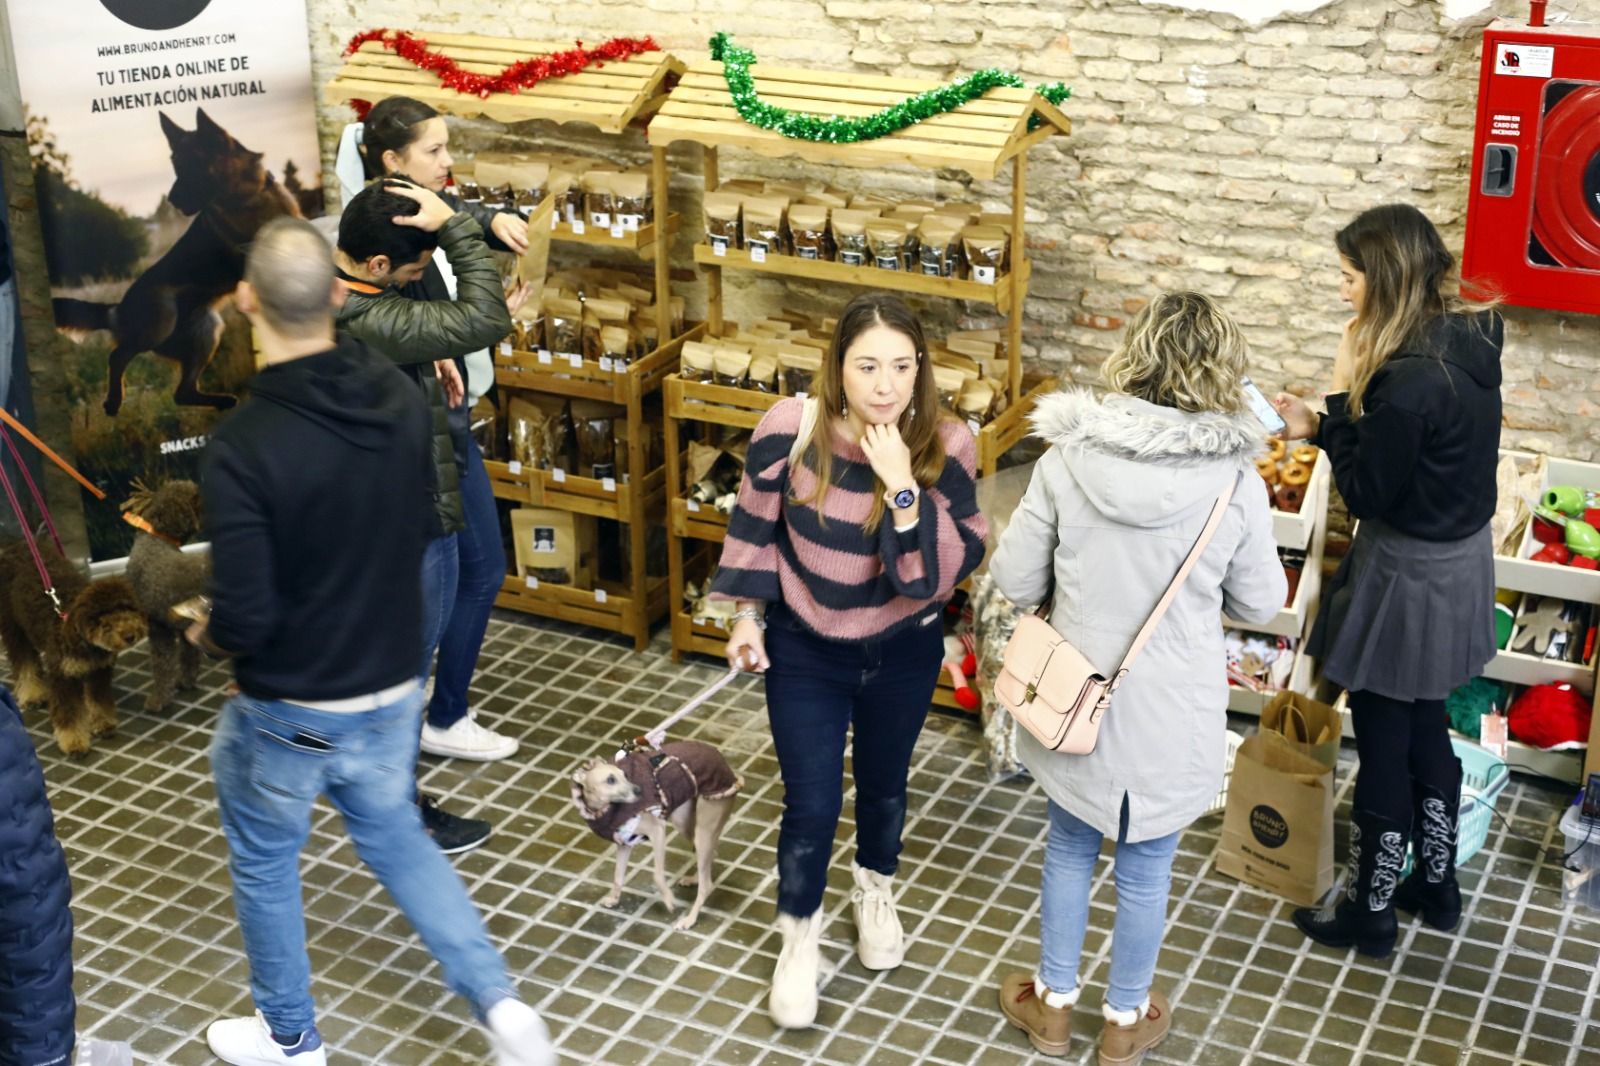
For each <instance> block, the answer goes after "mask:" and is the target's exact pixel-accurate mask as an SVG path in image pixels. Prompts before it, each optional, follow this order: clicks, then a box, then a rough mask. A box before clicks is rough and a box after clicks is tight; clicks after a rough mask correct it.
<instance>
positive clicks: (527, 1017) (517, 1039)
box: [485, 999, 559, 1066]
mask: <svg viewBox="0 0 1600 1066" xmlns="http://www.w3.org/2000/svg"><path fill="white" fill-rule="evenodd" d="M485 1022H486V1024H487V1025H488V1027H489V1042H490V1043H491V1044H493V1045H494V1051H495V1055H496V1056H497V1058H496V1060H495V1061H496V1066H556V1063H557V1062H558V1061H559V1060H558V1059H557V1058H556V1047H555V1045H554V1044H552V1043H551V1042H550V1030H549V1029H547V1028H546V1027H545V1024H544V1019H543V1018H541V1017H539V1014H538V1012H537V1011H535V1010H534V1009H533V1008H532V1007H530V1006H528V1005H527V1004H526V1003H523V1002H522V1001H520V1000H515V999H502V1000H501V1001H500V1002H499V1003H496V1004H495V1005H494V1006H493V1007H490V1008H489V1016H488V1018H486V1019H485Z"/></svg>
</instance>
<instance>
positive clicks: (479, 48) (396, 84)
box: [326, 33, 704, 651]
mask: <svg viewBox="0 0 1600 1066" xmlns="http://www.w3.org/2000/svg"><path fill="white" fill-rule="evenodd" d="M427 40H428V43H429V45H430V46H432V47H434V48H437V49H440V50H442V51H443V52H444V53H445V54H447V55H449V56H450V58H452V59H454V60H455V61H456V62H457V63H459V64H460V65H461V66H462V67H463V69H465V70H468V71H472V72H474V73H480V74H494V73H498V72H499V71H500V70H502V69H503V68H504V67H506V66H507V65H508V64H511V63H514V62H517V61H519V60H524V59H529V58H532V57H534V56H538V55H548V54H551V53H555V52H560V51H564V50H566V49H568V48H570V47H571V45H570V44H554V43H551V42H546V41H531V40H520V39H509V38H490V37H478V36H471V35H461V34H445V33H440V34H431V33H430V34H428V35H427ZM683 70H684V67H683V64H682V63H680V62H679V61H678V60H676V59H674V58H673V57H672V56H670V55H667V54H666V53H664V52H648V53H645V54H643V55H638V56H634V57H632V58H630V59H625V60H616V61H611V62H607V63H605V64H604V65H603V66H599V67H596V68H594V69H593V70H586V71H582V72H579V73H576V74H569V75H567V76H565V77H561V78H552V79H550V80H548V81H544V82H540V83H538V84H537V85H534V86H533V87H532V88H528V89H523V90H522V91H521V92H519V93H516V94H493V95H490V96H488V97H485V98H480V97H478V96H474V95H471V94H465V93H458V92H455V91H454V90H452V89H446V88H443V87H441V86H439V84H438V80H437V79H436V78H435V77H434V76H433V75H432V74H430V73H428V72H425V71H420V70H417V69H416V68H415V67H413V66H412V65H411V64H410V63H408V62H406V61H405V60H404V59H401V58H400V57H398V56H396V55H394V54H393V53H391V52H389V51H387V50H386V49H385V48H384V47H383V46H382V45H381V44H380V43H378V42H375V41H369V42H367V43H365V44H363V45H362V46H361V50H360V51H359V52H357V53H356V54H355V55H353V56H351V57H350V58H349V59H348V61H346V63H345V65H344V67H343V68H342V69H341V70H340V71H339V73H338V75H337V76H336V77H335V78H334V80H333V81H332V82H331V83H330V84H329V85H328V88H327V92H326V95H327V98H328V99H329V100H331V101H333V102H349V101H351V100H367V101H370V102H374V103H375V102H377V101H378V100H381V99H383V98H384V97H386V96H395V95H402V94H403V95H406V96H410V97H413V98H415V99H418V100H422V101H424V102H426V103H428V104H431V105H432V106H433V107H435V108H437V109H438V110H439V111H441V112H446V113H449V114H453V115H460V116H463V117H483V118H488V119H492V120H495V121H497V122H507V123H511V122H528V121H533V120H544V121H549V122H554V123H557V124H562V123H569V122H570V123H587V124H589V125H592V126H594V127H596V128H597V129H598V130H599V131H600V132H602V133H607V134H613V135H617V136H621V135H622V134H623V133H625V132H627V131H628V130H629V129H630V128H635V127H638V128H642V127H643V125H644V122H645V120H646V119H647V118H648V117H649V116H650V115H652V114H654V113H655V112H656V111H657V110H659V109H660V107H661V105H662V104H663V103H664V102H665V101H666V99H667V95H666V93H667V90H668V88H669V87H670V85H671V83H672V81H673V80H674V79H675V78H676V77H677V76H678V75H680V74H681V73H682V72H683ZM650 184H651V189H652V192H653V195H654V197H655V215H656V218H655V221H654V222H653V223H651V224H649V225H646V226H644V227H642V228H641V229H640V230H639V231H638V232H637V233H633V232H629V233H618V232H615V231H602V230H590V229H581V230H576V231H575V229H574V227H572V226H569V225H567V224H566V223H564V222H562V223H559V224H557V225H556V226H555V229H554V232H553V236H552V239H553V241H554V242H556V243H561V244H576V245H587V246H591V247H602V248H612V249H623V250H626V251H630V252H633V253H634V254H637V255H638V256H640V257H641V258H642V259H645V260H648V261H651V262H652V264H653V267H654V287H655V301H656V324H657V334H656V335H657V337H660V338H663V339H664V340H663V343H662V344H661V346H660V347H659V348H657V349H656V350H655V351H653V352H651V353H650V354H649V355H646V356H644V357H643V358H640V359H637V360H635V361H634V362H633V363H632V364H631V365H629V366H628V367H627V368H625V369H623V370H620V371H612V370H610V369H603V368H602V367H601V366H600V365H598V364H596V363H590V362H585V363H581V364H569V363H567V362H559V361H556V360H553V359H552V358H551V357H550V355H549V353H540V352H528V351H517V350H515V349H512V348H511V347H510V346H509V342H506V343H503V344H502V345H501V347H500V350H499V351H498V352H497V353H496V357H495V382H496V384H497V385H498V386H499V387H500V389H501V390H507V389H513V390H528V391H533V392H543V393H550V394H554V395H559V396H566V397H571V398H582V399H592V400H603V401H605V402H608V403H613V404H616V405H618V406H622V407H626V408H627V412H628V416H627V417H628V427H629V434H628V469H629V470H630V471H636V472H638V471H644V474H643V476H637V475H636V476H635V477H634V478H633V479H632V481H631V483H629V484H616V483H615V482H613V481H610V480H608V481H604V482H603V481H599V480H595V479H592V478H581V477H576V476H570V475H567V474H566V473H564V472H560V471H554V470H523V469H519V468H517V467H516V466H515V464H511V463H502V462H495V461H492V460H489V461H486V462H485V464H484V465H485V466H486V467H487V468H488V471H489V480H490V483H491V485H492V486H493V489H494V494H495V496H497V497H498V498H500V499H503V500H511V501H514V502H517V503H521V504H527V505H530V506H538V507H552V508H559V509H561V510H566V511H572V512H574V513H579V514H586V515H593V516H596V517H601V518H610V519H615V520H616V521H619V522H622V523H625V524H626V525H627V527H628V533H629V551H630V553H631V554H630V558H631V559H632V566H631V567H630V568H629V569H630V575H631V581H630V582H629V584H628V585H627V586H626V587H623V588H596V589H594V590H592V591H591V590H586V589H575V588H571V587H568V586H562V585H550V584H542V585H541V584H540V583H538V582H536V581H532V580H531V579H524V578H522V577H519V576H517V575H515V574H512V575H509V576H507V578H506V581H505V586H504V587H503V588H502V590H501V592H500V595H499V596H498V597H496V599H495V604H496V606H499V607H505V608H509V609H511V610H515V611H521V612H524V613H527V614H534V615H540V616H542V617H546V618H556V619H560V620H562V621H567V622H576V623H578V624H581V625H589V626H595V627H597V628H601V629H607V630H610V631H612V632H615V633H622V634H625V635H627V636H631V637H633V641H634V647H635V648H636V649H638V650H641V651H642V650H643V649H644V648H645V646H646V645H647V644H648V643H649V640H650V627H651V624H652V623H653V622H655V621H656V620H657V619H659V618H661V617H662V615H664V614H665V613H666V610H667V604H668V587H669V582H668V580H667V579H665V578H656V579H650V578H649V577H648V576H647V574H646V565H645V534H646V531H647V528H648V524H649V523H651V522H660V521H661V519H662V517H663V516H664V515H665V510H666V509H665V501H666V495H667V482H668V470H667V469H656V470H653V471H646V433H645V427H644V418H645V415H644V399H645V397H646V396H649V395H650V394H652V393H654V392H655V391H656V390H657V389H659V388H660V387H661V385H662V382H663V381H665V380H666V378H667V376H668V375H669V374H671V373H672V372H673V371H674V370H676V369H677V366H678V356H679V352H680V351H681V350H682V347H683V342H684V341H685V340H688V339H690V338H692V337H696V336H699V335H700V333H701V332H702V331H703V328H704V327H698V328H696V329H695V330H691V331H690V332H689V333H687V334H685V335H683V336H678V337H673V336H672V322H671V315H672V308H671V290H670V283H669V274H668V268H669V264H668V255H669V249H670V246H671V244H670V242H671V239H672V237H673V235H674V234H675V233H676V232H677V229H678V221H679V218H678V215H676V214H673V213H671V212H670V211H669V210H668V208H669V202H668V195H667V194H668V179H667V153H666V148H665V147H664V146H657V147H654V148H653V149H652V151H651V160H650ZM669 454H671V453H669ZM669 466H670V464H669Z"/></svg>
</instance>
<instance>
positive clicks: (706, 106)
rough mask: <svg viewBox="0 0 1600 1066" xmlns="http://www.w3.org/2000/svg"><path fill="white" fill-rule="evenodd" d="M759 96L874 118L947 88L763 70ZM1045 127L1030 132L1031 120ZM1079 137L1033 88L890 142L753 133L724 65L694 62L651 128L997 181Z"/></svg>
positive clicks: (676, 136) (727, 143)
mask: <svg viewBox="0 0 1600 1066" xmlns="http://www.w3.org/2000/svg"><path fill="white" fill-rule="evenodd" d="M752 73H753V74H754V77H755V89H756V92H757V93H759V94H760V95H761V97H762V99H763V100H765V101H766V102H768V103H771V104H773V105H775V106H778V107H784V108H788V109H790V110H793V111H801V112H808V113H810V114H814V115H818V116H821V117H828V116H832V115H839V116H860V115H870V114H872V113H874V112H876V111H878V110H880V109H882V108H884V107H886V106H889V105H891V104H898V103H902V102H903V101H904V100H905V98H906V97H907V96H911V95H915V94H917V93H923V92H928V91H929V90H934V89H940V88H944V87H945V86H944V83H942V82H936V81H927V80H923V79H917V78H890V77H882V76H879V75H874V74H856V73H851V72H848V71H837V70H799V69H795V68H792V67H780V66H768V65H767V64H765V63H761V64H758V65H756V66H755V67H754V68H753V70H752ZM1034 118H1037V119H1039V121H1040V125H1039V126H1038V128H1037V129H1033V130H1030V129H1029V128H1028V127H1029V121H1030V120H1031V119H1034ZM1071 131H1072V122H1071V120H1070V119H1068V118H1067V116H1066V115H1064V114H1062V113H1061V111H1060V109H1059V108H1057V107H1056V106H1055V105H1053V104H1051V103H1049V102H1048V101H1047V100H1045V99H1044V97H1042V96H1040V95H1039V94H1038V93H1036V92H1034V91H1033V90H1032V89H1011V88H996V89H990V90H989V91H988V92H986V93H984V94H983V95H982V96H980V97H979V98H977V99H976V100H971V101H968V102H967V103H965V104H963V105H961V106H960V107H959V108H957V109H956V110H954V111H951V112H949V113H948V114H944V115H936V116H934V117H933V118H930V119H926V120H924V121H922V122H919V123H917V124H916V125H914V126H910V127H908V128H906V129H903V130H899V131H897V132H895V133H892V134H890V135H889V136H887V137H879V138H877V139H875V140H868V141H858V142H855V143H853V144H824V143H819V142H816V141H797V140H793V139H791V138H788V137H784V136H782V135H781V134H778V133H773V132H771V131H770V130H764V129H761V128H759V127H757V126H752V125H750V124H749V123H748V122H746V121H745V120H744V118H743V117H742V116H740V114H739V112H738V111H737V110H736V109H735V107H734V104H733V97H732V95H731V94H730V93H729V92H728V83H727V79H726V78H725V77H724V76H723V66H722V64H721V63H720V62H717V61H715V60H706V61H704V62H699V63H694V64H691V65H690V66H689V67H688V69H687V71H686V72H685V73H684V74H683V76H682V78H681V79H679V82H678V85H677V86H676V87H675V88H674V89H673V90H672V92H671V93H670V94H669V95H668V97H667V100H666V102H665V103H664V104H663V105H662V106H661V109H660V112H659V113H658V114H657V115H656V117H655V119H654V120H652V121H651V123H650V143H651V144H660V145H668V144H671V143H672V142H674V141H692V142H694V143H696V144H700V145H704V146H705V147H708V148H744V149H748V150H749V151H752V152H757V153H759V154H761V155H767V156H785V155H800V156H803V157H805V158H806V159H808V160H812V161H815V162H822V163H834V164H840V165H844V166H858V167H882V166H893V165H910V166H914V167H920V168H923V169H929V170H936V169H942V168H946V167H954V168H958V169H960V170H965V171H966V172H967V173H969V174H971V175H972V176H973V177H974V178H977V179H979V180H990V179H993V178H995V177H997V176H998V175H999V173H1000V168H1001V167H1002V166H1003V165H1004V164H1005V163H1006V161H1007V160H1010V159H1014V158H1016V157H1018V156H1019V155H1021V154H1022V153H1024V152H1026V151H1027V150H1028V149H1029V148H1031V147H1033V145H1035V144H1037V143H1039V141H1041V140H1043V139H1044V138H1046V137H1050V136H1055V135H1058V134H1066V133H1070V132H1071Z"/></svg>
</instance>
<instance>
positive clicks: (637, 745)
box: [633, 667, 744, 751]
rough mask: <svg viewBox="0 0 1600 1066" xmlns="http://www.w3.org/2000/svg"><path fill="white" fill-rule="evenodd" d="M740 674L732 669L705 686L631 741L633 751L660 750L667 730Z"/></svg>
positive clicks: (737, 670)
mask: <svg viewBox="0 0 1600 1066" xmlns="http://www.w3.org/2000/svg"><path fill="white" fill-rule="evenodd" d="M742 673H744V671H743V670H740V669H739V668H738V667H734V668H732V669H730V670H729V671H728V672H727V673H726V674H723V675H722V676H721V677H719V678H717V680H715V681H713V682H712V683H711V684H709V685H707V686H706V687H705V688H704V689H702V690H701V691H700V692H699V694H698V695H696V696H694V697H693V698H692V699H690V700H689V702H688V703H685V704H684V705H683V706H682V707H679V708H678V709H677V710H676V711H674V712H673V714H672V716H671V717H669V718H668V719H667V720H666V721H665V722H662V723H661V724H660V725H658V726H656V727H655V728H654V729H652V730H651V731H650V732H648V733H646V734H645V735H644V736H642V737H637V738H635V739H634V741H633V747H634V750H635V751H639V750H653V749H658V748H660V747H661V745H663V744H665V743H666V742H667V730H669V729H671V728H672V727H673V726H675V725H677V724H678V723H679V722H681V721H683V720H684V719H685V718H687V717H689V716H690V715H691V714H693V713H694V712H695V711H697V710H699V709H700V707H701V706H702V705H703V704H704V703H705V702H706V701H707V700H709V699H710V698H711V697H712V696H715V695H716V694H717V693H719V692H721V691H722V690H723V689H725V688H727V687H728V685H729V684H730V683H731V682H732V681H733V679H734V678H736V677H738V676H739V675H740V674H742Z"/></svg>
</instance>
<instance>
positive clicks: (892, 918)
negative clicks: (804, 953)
mask: <svg viewBox="0 0 1600 1066" xmlns="http://www.w3.org/2000/svg"><path fill="white" fill-rule="evenodd" d="M850 872H851V875H852V876H853V877H854V878H855V882H856V887H855V890H854V891H853V892H851V893H850V908H851V910H853V911H854V912H855V918H856V955H857V956H859V957H860V959H861V965H863V966H865V967H866V968H867V969H869V970H892V969H894V968H895V967H896V966H899V965H900V964H901V963H902V962H904V961H905V959H906V934H905V930H904V929H902V928H901V927H900V915H899V914H897V913H896V912H895V909H894V878H893V877H890V876H887V875H885V874H880V873H874V872H873V871H871V870H869V869H867V868H866V867H864V866H859V865H854V864H852V866H851V869H850Z"/></svg>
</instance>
